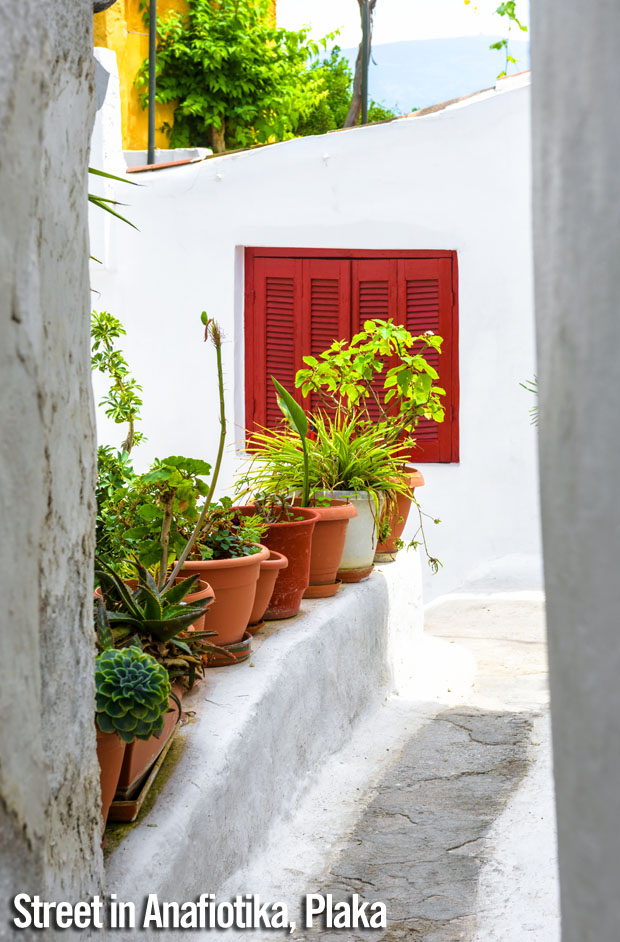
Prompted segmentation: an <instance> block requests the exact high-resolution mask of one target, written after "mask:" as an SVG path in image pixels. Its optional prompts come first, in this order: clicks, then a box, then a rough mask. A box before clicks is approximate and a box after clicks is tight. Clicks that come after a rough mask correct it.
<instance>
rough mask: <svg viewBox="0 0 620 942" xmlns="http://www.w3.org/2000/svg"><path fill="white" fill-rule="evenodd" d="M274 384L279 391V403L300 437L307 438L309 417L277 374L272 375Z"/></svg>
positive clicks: (285, 416)
mask: <svg viewBox="0 0 620 942" xmlns="http://www.w3.org/2000/svg"><path fill="white" fill-rule="evenodd" d="M271 379H272V381H273V385H274V386H275V387H276V391H277V393H278V405H279V407H280V411H281V412H282V414H283V415H284V418H285V419H286V420H287V422H288V423H289V425H290V426H291V428H292V429H293V431H295V432H297V434H298V435H299V437H300V438H302V439H304V438H306V436H307V434H308V419H307V417H306V413H305V412H304V410H303V409H302V408H301V406H300V405H299V404H298V403H297V402H295V400H294V399H293V397H292V396H291V394H290V393H289V392H288V391H287V390H286V389H285V388H284V386H283V385H282V384H281V383H279V382H278V380H277V379H276V378H275V376H272V377H271Z"/></svg>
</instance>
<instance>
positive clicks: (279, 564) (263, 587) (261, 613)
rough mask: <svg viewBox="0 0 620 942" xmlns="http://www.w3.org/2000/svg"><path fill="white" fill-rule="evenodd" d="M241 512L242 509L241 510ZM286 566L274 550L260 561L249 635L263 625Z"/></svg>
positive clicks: (284, 558) (283, 558)
mask: <svg viewBox="0 0 620 942" xmlns="http://www.w3.org/2000/svg"><path fill="white" fill-rule="evenodd" d="M241 510H242V511H243V508H241ZM287 566H288V559H287V558H286V556H284V555H283V554H282V553H277V552H276V551H275V550H269V556H268V557H267V559H263V560H261V564H260V573H259V575H258V582H257V583H256V595H255V596H254V605H253V606H252V611H251V612H250V620H249V622H248V631H249V632H250V634H251V635H254V634H256V632H257V631H258V630H259V628H261V627H262V625H263V619H264V617H265V612H266V611H267V609H268V608H269V602H270V601H271V596H272V595H273V593H274V590H275V586H276V582H277V580H278V579H279V578H280V575H281V573H282V570H283V569H286V567H287Z"/></svg>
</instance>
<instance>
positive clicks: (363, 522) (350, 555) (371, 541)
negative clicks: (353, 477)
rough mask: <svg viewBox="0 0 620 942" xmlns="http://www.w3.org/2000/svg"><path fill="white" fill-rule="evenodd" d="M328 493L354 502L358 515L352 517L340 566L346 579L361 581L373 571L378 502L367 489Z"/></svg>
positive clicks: (330, 495) (340, 575)
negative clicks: (376, 506) (376, 502)
mask: <svg viewBox="0 0 620 942" xmlns="http://www.w3.org/2000/svg"><path fill="white" fill-rule="evenodd" d="M327 496H329V497H332V498H337V499H339V500H346V501H348V502H349V503H351V504H352V505H353V506H354V507H355V509H356V511H357V516H356V517H353V518H352V519H351V520H349V525H348V527H347V532H346V536H345V541H344V549H343V551H342V559H341V561H340V567H339V569H338V573H337V575H338V578H339V579H342V581H343V582H361V581H362V579H366V578H367V576H369V575H370V573H371V572H372V568H373V564H374V558H375V547H376V544H377V521H376V519H375V517H376V512H375V504H374V501H373V499H372V497H371V496H370V494H368V493H367V492H366V491H344V490H342V491H341V490H336V491H332V492H330V493H329V494H328V495H327Z"/></svg>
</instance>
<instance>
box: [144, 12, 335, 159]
mask: <svg viewBox="0 0 620 942" xmlns="http://www.w3.org/2000/svg"><path fill="white" fill-rule="evenodd" d="M142 5H143V7H145V6H146V4H145V3H144V0H143V3H142ZM157 32H158V39H159V45H158V50H157V100H158V101H161V102H177V103H178V104H177V105H176V110H175V113H174V125H173V126H172V127H170V126H169V125H164V126H163V129H164V130H165V131H167V132H168V133H169V134H170V143H171V146H172V147H188V146H193V147H197V146H205V145H207V146H210V147H213V149H214V150H215V151H216V152H221V151H223V150H225V149H227V148H231V147H247V146H249V145H251V144H259V143H265V142H268V141H270V140H285V139H286V138H290V137H293V136H294V134H295V128H296V126H297V123H298V121H299V119H300V117H301V116H303V115H305V114H307V113H309V112H310V110H311V109H312V108H313V107H314V106H315V105H316V104H317V102H318V101H319V100H320V99H321V97H322V96H324V95H326V90H325V89H324V88H323V83H322V81H321V79H320V77H319V75H318V74H315V73H313V72H310V71H309V70H308V68H307V64H308V62H309V61H310V59H311V57H312V56H316V55H317V54H318V52H319V43H316V42H314V41H313V40H311V39H310V38H309V30H308V29H301V30H298V31H295V32H293V31H291V30H286V29H282V28H280V27H278V26H276V25H275V24H273V22H272V18H271V13H270V4H269V2H268V0H218V2H217V3H214V2H213V0H189V11H188V13H187V14H185V15H183V14H181V13H178V12H175V11H171V12H169V13H168V14H167V16H166V17H165V18H160V19H159V20H158V24H157ZM330 38H331V37H330ZM325 43H326V40H321V43H320V44H321V45H322V46H323V48H324V47H325ZM136 85H137V86H138V88H139V89H140V90H141V93H140V99H141V101H142V104H143V105H144V106H146V104H147V103H148V62H145V63H144V65H143V66H142V68H141V70H140V72H139V73H138V78H137V80H136Z"/></svg>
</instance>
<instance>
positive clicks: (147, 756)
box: [117, 684, 183, 799]
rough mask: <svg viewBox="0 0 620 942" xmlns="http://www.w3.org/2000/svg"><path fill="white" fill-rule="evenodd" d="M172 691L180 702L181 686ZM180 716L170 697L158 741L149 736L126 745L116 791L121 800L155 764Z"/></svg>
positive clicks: (175, 685) (154, 737)
mask: <svg viewBox="0 0 620 942" xmlns="http://www.w3.org/2000/svg"><path fill="white" fill-rule="evenodd" d="M173 691H174V693H175V694H176V695H177V697H178V698H179V700H180V699H181V697H182V696H183V688H182V687H181V685H180V684H174V685H173ZM180 715H181V711H180V710H179V706H178V704H177V702H176V700H174V698H173V697H170V705H169V709H168V712H167V713H166V716H165V717H164V728H163V730H162V732H161V735H160V737H159V739H158V738H157V737H156V736H151V738H150V739H134V741H133V742H130V743H128V744H127V746H126V748H125V755H124V758H123V765H122V767H121V772H120V775H119V778H118V785H117V790H118V791H119V792H122V793H123V794H122V798H123V799H125V798H127V797H128V793H129V792H131V790H132V789H133V787H134V786H135V785H137V784H138V782H140V781H141V779H143V778H144V776H145V775H146V773H147V772H148V770H149V769H150V768H151V766H152V765H153V764H154V763H155V762H156V760H157V757H158V756H159V754H160V753H161V751H162V749H163V748H164V746H165V745H166V743H167V742H168V740H169V739H170V737H171V736H172V733H173V731H174V727H175V726H176V724H177V720H178V719H179V717H180Z"/></svg>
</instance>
